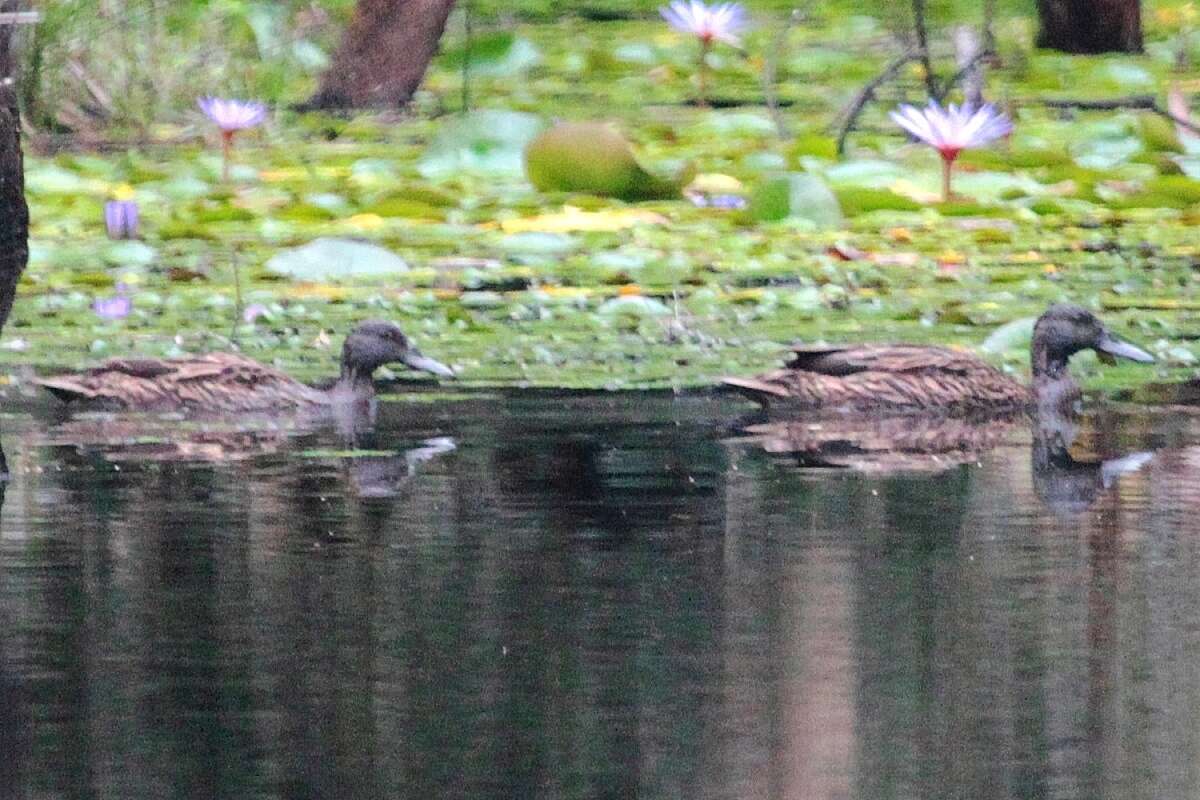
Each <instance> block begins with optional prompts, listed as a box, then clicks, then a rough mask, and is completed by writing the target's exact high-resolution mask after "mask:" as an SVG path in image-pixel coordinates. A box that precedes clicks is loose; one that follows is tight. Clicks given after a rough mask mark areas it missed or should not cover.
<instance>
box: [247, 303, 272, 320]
mask: <svg viewBox="0 0 1200 800" xmlns="http://www.w3.org/2000/svg"><path fill="white" fill-rule="evenodd" d="M270 313H271V312H270V310H269V309H268V308H267V307H266V306H264V305H263V304H262V303H251V304H250V305H248V306H246V308H245V309H244V310H243V311H242V321H243V322H246V323H249V324H251V325H253V324H254V320H256V319H258V318H259V317H261V316H263V315H264V314H270Z"/></svg>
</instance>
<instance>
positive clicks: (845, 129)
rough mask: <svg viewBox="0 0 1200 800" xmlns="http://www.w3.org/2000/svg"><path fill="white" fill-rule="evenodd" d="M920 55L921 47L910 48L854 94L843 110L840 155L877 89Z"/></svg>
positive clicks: (838, 151)
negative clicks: (855, 124)
mask: <svg viewBox="0 0 1200 800" xmlns="http://www.w3.org/2000/svg"><path fill="white" fill-rule="evenodd" d="M920 57H921V50H920V48H919V47H916V48H913V49H911V50H909V51H908V52H907V53H905V54H904V55H902V56H900V57H899V58H897V59H896V60H894V61H892V62H891V63H890V64H888V65H887V66H886V67H884V69H883V72H880V73H879V74H878V75H876V76H875V77H874V78H872V79H871V80H870V81H868V82H867V84H866V85H865V86H863V88H861V89H859V90H858V94H856V95H855V96H854V99H853V100H851V101H850V105H848V106H846V110H845V111H844V112H842V114H843V120H842V128H841V130H840V131H839V132H838V137H837V153H838V155H839V156H840V155H843V154H844V153H845V152H846V137H847V136H849V135H850V132H851V131H852V130H854V123H855V122H857V121H858V117H859V115H860V114H862V111H863V109H864V108H865V107H866V105H867V103H869V102H871V99H872V98H873V97H874V96H875V91H876V90H877V89H878V88H879V87H880V86H882V85H883V84H885V83H887V82H888V81H890V80H891V79H892V78H893V77H895V75H896V73H897V72H899V71H900V70H901V69H902V68H903V67H904V65H905V64H908V63H910V62H912V61H916V60H919V59H920Z"/></svg>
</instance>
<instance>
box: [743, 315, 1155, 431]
mask: <svg viewBox="0 0 1200 800" xmlns="http://www.w3.org/2000/svg"><path fill="white" fill-rule="evenodd" d="M1087 349H1092V350H1095V351H1096V352H1097V353H1098V354H1099V355H1100V356H1101V358H1102V359H1107V360H1111V357H1113V356H1116V357H1120V358H1128V359H1132V360H1133V361H1141V362H1151V361H1153V360H1154V357H1153V356H1151V355H1150V354H1149V353H1147V352H1146V351H1145V350H1142V349H1141V348H1139V347H1136V346H1134V345H1132V344H1130V343H1129V342H1125V341H1122V340H1121V339H1118V338H1117V337H1116V336H1114V335H1113V334H1112V333H1111V332H1109V330H1108V329H1107V328H1105V327H1104V324H1103V323H1102V322H1100V320H1099V319H1097V318H1096V316H1095V315H1094V314H1092V313H1091V312H1090V311H1088V310H1086V309H1084V308H1080V307H1079V306H1074V305H1066V304H1061V305H1053V306H1051V307H1050V308H1049V309H1048V310H1047V311H1046V313H1045V314H1042V316H1041V317H1040V318H1039V319H1038V321H1037V324H1036V325H1035V326H1034V329H1033V341H1032V343H1031V345H1030V353H1031V365H1032V371H1033V384H1032V385H1031V386H1025V385H1024V384H1022V383H1019V382H1018V381H1015V380H1013V379H1012V378H1010V377H1009V376H1007V375H1005V374H1004V373H1003V372H1001V371H1000V370H998V369H996V368H995V367H992V366H991V365H990V364H988V363H987V362H986V361H984V360H983V359H981V358H979V357H977V356H974V355H971V354H969V353H962V352H958V351H955V350H949V349H946V348H944V347H930V346H922V345H909V344H899V345H844V346H831V347H806V346H799V347H794V348H792V358H791V360H790V361H789V362H788V363H787V365H786V366H785V367H783V368H782V369H778V370H775V371H774V372H769V373H767V374H765V375H761V376H759V377H757V378H725V379H724V380H723V381H722V383H723V384H724V385H725V386H729V387H731V388H733V389H736V390H737V391H740V392H742V393H743V394H746V395H747V396H749V397H750V398H752V399H754V400H756V401H757V402H759V403H761V404H762V405H763V406H768V407H782V408H795V409H829V410H835V409H836V410H846V411H888V412H890V411H921V412H924V411H938V412H973V411H985V412H1005V411H1023V410H1030V411H1042V410H1047V411H1049V410H1053V411H1054V412H1056V413H1063V412H1065V411H1066V410H1067V409H1069V408H1070V407H1072V406H1074V405H1076V404H1077V402H1078V400H1079V398H1080V391H1079V387H1078V386H1077V385H1076V383H1075V381H1074V380H1073V379H1072V378H1071V374H1070V371H1069V370H1068V369H1067V362H1068V361H1069V360H1070V358H1071V356H1073V355H1074V354H1075V353H1078V352H1079V351H1080V350H1087Z"/></svg>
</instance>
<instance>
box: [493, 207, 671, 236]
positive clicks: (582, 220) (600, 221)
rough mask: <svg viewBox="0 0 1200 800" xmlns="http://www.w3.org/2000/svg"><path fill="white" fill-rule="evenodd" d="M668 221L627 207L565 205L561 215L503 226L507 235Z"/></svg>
mask: <svg viewBox="0 0 1200 800" xmlns="http://www.w3.org/2000/svg"><path fill="white" fill-rule="evenodd" d="M667 222H668V220H667V218H666V217H664V216H663V215H662V214H656V213H654V212H653V211H645V210H642V209H633V208H624V209H612V210H608V211H581V210H580V209H578V208H575V207H574V206H563V210H562V212H561V213H558V214H542V215H541V216H537V217H525V218H523V219H508V220H504V221H503V222H501V223H500V227H501V229H503V230H504V232H505V233H525V232H528V231H536V232H538V233H568V232H571V231H619V230H624V229H625V228H632V227H634V226H635V225H665V224H667Z"/></svg>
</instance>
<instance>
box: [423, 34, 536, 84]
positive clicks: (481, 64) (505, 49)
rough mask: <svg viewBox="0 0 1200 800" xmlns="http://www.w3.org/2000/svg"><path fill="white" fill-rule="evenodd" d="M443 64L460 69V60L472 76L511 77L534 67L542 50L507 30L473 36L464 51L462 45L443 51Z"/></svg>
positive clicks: (461, 64)
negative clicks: (469, 45)
mask: <svg viewBox="0 0 1200 800" xmlns="http://www.w3.org/2000/svg"><path fill="white" fill-rule="evenodd" d="M441 58H442V61H443V63H444V64H445V65H446V66H450V67H456V68H458V69H462V66H463V62H464V61H465V62H467V68H468V69H469V70H470V73H471V74H472V75H482V76H486V77H492V78H511V77H514V76H516V75H520V74H521V73H523V72H525V71H527V70H529V69H530V68H532V67H535V66H537V65H538V64H540V63H541V61H542V53H541V51H540V50H538V49H537V46H536V45H534V43H533V42H531V41H529V40H528V39H526V38H524V37H521V36H516V35H514V34H512V33H510V32H508V31H498V32H495V33H489V34H484V35H483V36H477V37H475V38H474V39H473V40H472V42H471V49H470V51H469V52H468V51H467V50H466V49H465V48H464V47H456V48H454V49H452V50H447V51H446V53H445V54H444V55H443V56H442V57H441Z"/></svg>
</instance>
